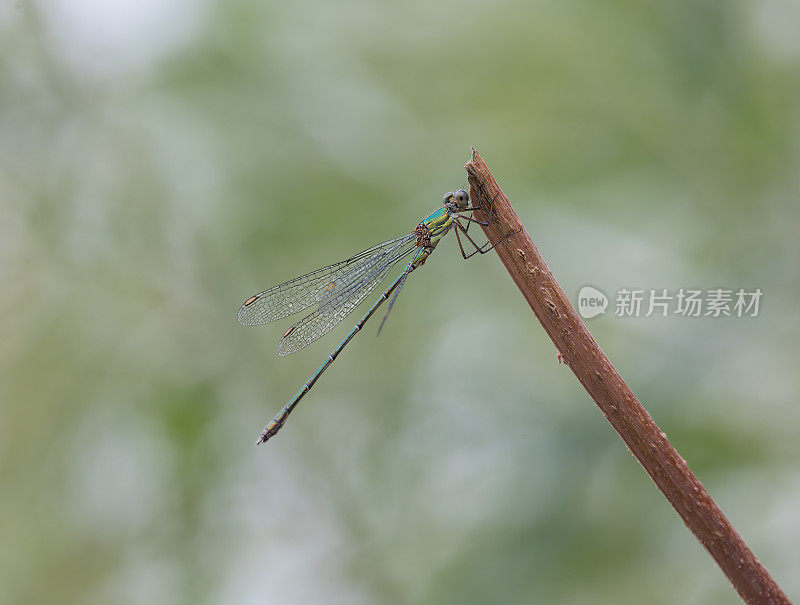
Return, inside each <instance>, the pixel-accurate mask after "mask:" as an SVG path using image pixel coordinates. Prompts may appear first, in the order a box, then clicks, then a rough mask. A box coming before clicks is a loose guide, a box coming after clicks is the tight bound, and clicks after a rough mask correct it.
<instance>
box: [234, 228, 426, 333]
mask: <svg viewBox="0 0 800 605" xmlns="http://www.w3.org/2000/svg"><path fill="white" fill-rule="evenodd" d="M415 239H416V235H415V234H414V233H407V234H406V235H401V236H400V237H396V238H395V239H390V240H388V241H385V242H383V243H380V244H377V245H376V246H373V247H372V248H367V249H366V250H364V251H362V252H359V253H358V254H356V255H355V256H351V257H350V258H348V259H345V260H343V261H341V262H338V263H336V264H333V265H328V266H327V267H322V268H321V269H317V270H316V271H312V272H311V273H308V274H306V275H301V276H300V277H296V278H294V279H292V280H290V281H287V282H286V283H283V284H281V285H279V286H275V287H274V288H270V289H269V290H264V291H263V292H261V293H259V294H256V295H255V296H251V297H250V298H248V299H247V301H245V303H244V304H243V305H242V306H241V308H240V309H239V313H238V315H237V319H238V320H239V323H240V324H242V325H245V326H255V325H259V324H265V323H269V322H271V321H275V320H278V319H282V318H284V317H287V316H289V315H292V314H293V313H298V312H300V311H302V310H303V309H307V308H308V307H310V306H311V305H313V304H316V303H318V302H320V301H322V300H324V299H326V298H331V297H333V296H336V295H337V294H338V293H340V292H342V291H343V290H346V289H347V288H348V287H349V286H351V285H352V284H353V283H354V282H356V281H361V279H363V277H364V275H366V274H367V273H368V272H369V271H371V270H372V268H373V267H375V266H377V265H380V264H382V262H383V260H384V259H385V258H387V256H389V255H391V253H392V251H393V250H396V248H397V247H398V246H403V245H404V244H407V243H408V242H410V241H412V240H415Z"/></svg>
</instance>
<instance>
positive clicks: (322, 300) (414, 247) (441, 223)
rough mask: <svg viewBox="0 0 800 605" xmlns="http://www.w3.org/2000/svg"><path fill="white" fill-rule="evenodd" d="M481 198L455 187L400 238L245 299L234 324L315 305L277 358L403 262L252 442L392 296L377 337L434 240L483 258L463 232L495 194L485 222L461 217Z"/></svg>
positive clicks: (279, 419) (316, 333)
mask: <svg viewBox="0 0 800 605" xmlns="http://www.w3.org/2000/svg"><path fill="white" fill-rule="evenodd" d="M481 197H482V196H481V194H480V192H479V193H478V205H477V206H473V207H471V206H470V199H469V194H468V193H467V192H466V191H465V190H463V189H459V190H457V191H451V192H448V193H446V194H445V196H444V199H443V200H442V202H443V204H444V205H443V207H442V208H439V209H438V210H436V211H435V212H433V213H431V214H429V215H428V216H427V217H425V218H424V219H423V220H422V222H421V223H420V224H419V225H417V227H416V229H414V231H412V232H411V233H407V234H405V235H401V236H400V237H396V238H394V239H391V240H388V241H386V242H383V243H382V244H378V245H377V246H373V247H372V248H367V249H366V250H364V251H363V252H359V253H358V254H356V255H355V256H351V257H350V258H348V259H346V260H343V261H341V262H338V263H335V264H333V265H328V266H327V267H323V268H322V269H317V270H316V271H312V272H311V273H308V274H307V275H303V276H301V277H297V278H295V279H293V280H290V281H287V282H286V283H283V284H281V285H279V286H275V287H274V288H270V289H269V290H265V291H264V292H261V293H260V294H256V295H255V296H251V297H250V298H248V299H247V300H246V301H245V303H244V304H243V305H242V306H241V308H240V309H239V315H238V319H239V323H241V324H242V325H246V326H254V325H259V324H265V323H269V322H272V321H275V320H278V319H282V318H284V317H287V316H289V315H292V314H294V313H299V312H300V311H303V310H304V309H307V308H308V307H311V306H312V305H317V308H316V309H315V310H314V311H313V312H312V313H311V314H310V315H307V316H306V317H304V318H303V319H301V320H300V321H298V322H297V323H296V324H294V325H293V326H292V327H291V328H289V329H288V330H286V333H285V334H284V335H283V337H282V338H281V340H280V342H279V343H278V355H289V354H290V353H294V352H295V351H299V350H300V349H302V348H303V347H305V346H306V345H309V344H311V343H312V342H314V341H315V340H317V339H318V338H320V337H321V336H324V335H325V334H327V333H328V332H330V331H331V330H332V329H333V328H334V327H335V326H336V325H337V324H338V323H339V322H340V321H342V320H343V319H344V318H345V317H346V316H347V315H348V314H349V313H350V312H351V311H352V310H353V309H355V308H356V307H357V306H358V305H359V304H360V303H361V302H362V301H363V300H364V299H365V298H366V297H367V296H368V295H369V293H370V292H372V290H373V289H375V286H377V285H378V284H379V283H380V282H381V281H382V280H383V278H384V277H386V274H387V273H388V272H389V269H391V268H392V267H393V266H394V265H396V264H397V263H399V262H401V261H405V260H408V262H407V264H406V265H405V267H404V269H403V271H402V272H401V273H400V275H398V276H397V277H396V278H395V279H394V281H392V283H391V284H390V285H389V287H388V288H386V290H385V291H384V292H383V294H381V295H380V297H378V300H376V301H375V302H374V303H373V305H372V306H371V307H370V308H369V310H368V311H367V312H366V313H365V314H364V316H363V317H362V318H361V319H360V320H359V321H358V323H357V324H356V325H355V327H354V328H353V329H352V330H351V331H350V333H349V334H348V335H347V336H345V338H344V340H343V341H342V342H340V343H339V345H338V346H337V347H336V348H335V349H334V350H333V351H332V352H331V354H330V355H328V357H327V359H325V361H324V362H323V364H322V365H321V366H320V367H319V368H318V369H317V371H316V372H314V374H313V376H311V378H309V379H308V381H306V383H305V384H304V385H303V387H302V388H301V389H300V390H299V391H298V392H297V394H296V395H295V396H294V397H292V399H291V400H290V401H289V403H287V404H286V405H285V406H283V408H282V409H281V411H279V412H278V413H277V414H275V417H274V418H273V419H272V420H271V421H270V422H269V424H267V426H266V428H264V430H263V431H262V432H261V435H260V436H259V438H258V441H257V442H256V444H259V443H264V442H265V441H267V440H268V439H269V438H270V437H273V436H274V435H275V434H276V433H277V432H278V431H279V430H280V428H281V427H282V426H283V424H284V423H285V422H286V419H287V418H288V416H289V414H291V413H292V410H294V408H295V407H296V406H297V404H298V403H299V402H300V400H301V399H302V398H303V396H304V395H305V394H306V393H308V391H310V390H311V387H313V386H314V383H315V382H317V379H318V378H319V377H320V376H321V375H322V373H323V372H324V371H325V370H326V369H327V368H328V366H329V365H330V364H332V363H333V360H334V359H336V356H337V355H339V353H340V352H341V351H342V349H344V347H345V346H346V345H347V343H348V342H350V340H351V339H352V338H353V336H355V335H356V332H358V331H359V330H360V329H361V328H362V327H364V324H365V323H366V322H367V320H368V319H369V318H370V317H372V314H373V313H375V311H376V310H377V309H378V307H380V306H381V304H383V302H384V301H385V300H386V299H388V298H389V296H390V295H392V300H391V301H390V302H389V308H388V309H387V311H386V314H385V315H384V316H383V321H381V325H380V327H379V328H378V333H380V330H381V328H383V324H384V323H386V318H387V317H389V312H390V311H391V310H392V306H394V303H395V301H396V300H397V296H398V295H399V294H400V290H402V288H403V284H405V281H406V278H407V277H408V275H409V274H410V273H411V272H412V271H414V270H415V269H417V268H418V267H421V266H422V265H423V264H424V263H425V261H426V260H427V258H428V256H430V254H431V253H432V252H433V251H434V250H435V249H436V246H437V244H438V243H439V241H441V239H442V238H443V237H444V236H445V235H447V233H449V232H450V231H451V230H453V229H455V231H456V239H457V240H458V247H459V249H460V250H461V255H462V256H463V257H464V259H465V260H466V259H468V258H470V257H471V256H473V255H475V254H478V253H480V254H484V253H486V252H488V251H489V250H491V249H492V248H493V247H494V245H492V244H491V242H486V243H485V244H483V245H481V246H479V245H478V244H476V243H475V241H474V240H473V239H472V237H470V235H469V233H468V230H469V226H470V224H471V223H478V224H480V225H488V224H489V222H488V221H489V220H491V216H492V210H493V208H494V200H495V198H496V197H497V196H496V195H495V198H493V199H492V201H491V202H490V204H489V212H488V217H487V220H486V222H481V221H479V220H477V219H475V218H474V217H473V216H472V215H471V214H470V215H469V216H466V215H465V213H471V212H472V211H473V210H478V209H479V208H480V207H481V206H480V198H481ZM462 221H464V222H465V223H466V224H465V223H464V222H462ZM459 232H460V233H461V234H463V235H464V237H465V238H466V239H467V240H468V241H469V242H470V243H471V244H472V246H473V247H474V248H475V249H474V250H473V251H472V252H470V253H469V254H467V253H466V252H465V251H464V246H463V245H462V243H461V236H460V235H459ZM509 235H514V234H513V233H509V234H507V235H506V236H505V237H503V238H502V239H505V238H506V237H508V236H509ZM502 239H501V240H500V241H502ZM497 243H500V242H497ZM495 245H496V244H495ZM392 293H394V294H392Z"/></svg>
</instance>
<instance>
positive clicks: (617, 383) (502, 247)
mask: <svg viewBox="0 0 800 605" xmlns="http://www.w3.org/2000/svg"><path fill="white" fill-rule="evenodd" d="M466 169H467V174H468V178H469V184H470V198H471V199H472V200H473V201H475V200H477V199H478V197H477V196H478V190H479V187H481V189H482V201H484V200H491V199H492V198H493V197H494V196H495V195H496V196H497V197H496V199H495V202H494V210H493V212H492V217H491V220H490V221H489V225H488V226H486V227H484V231H485V232H486V236H487V237H488V238H489V240H490V241H492V242H498V241H499V240H500V239H501V238H502V237H503V236H505V235H506V234H507V233H512V232H515V231H518V230H521V231H520V232H519V233H518V234H517V235H513V236H511V237H508V238H506V239H505V240H504V241H502V242H501V243H500V244H499V245H497V246H496V247H495V250H496V251H497V254H498V256H499V257H500V260H501V261H502V262H503V264H504V265H505V266H506V269H507V270H508V272H509V274H510V275H511V278H512V279H513V280H514V283H516V284H517V287H518V288H519V289H520V291H521V292H522V295H523V296H524V297H525V299H526V300H527V301H528V304H529V305H530V306H531V309H532V310H533V312H534V314H535V315H536V318H537V319H538V320H539V322H540V323H541V324H542V326H543V327H544V329H545V331H546V332H547V335H548V336H549V337H550V339H551V340H552V341H553V344H555V346H556V348H557V349H558V351H559V352H560V353H561V355H562V356H563V359H564V361H565V363H566V364H567V365H568V366H569V368H570V369H571V370H572V371H573V372H574V373H575V376H576V377H577V378H578V380H579V381H580V382H581V384H582V385H583V387H584V388H585V389H586V391H587V392H588V393H589V395H591V397H592V399H594V401H595V403H596V404H597V406H598V407H599V408H600V410H601V411H602V412H603V414H604V415H605V417H606V419H607V420H608V421H609V422H610V423H611V426H613V427H614V430H616V431H617V433H619V435H620V437H622V440H623V441H624V442H625V444H626V445H627V446H628V449H629V450H630V451H631V453H632V454H633V455H634V456H635V457H636V459H637V460H638V461H639V462H640V463H641V465H642V466H643V467H644V469H645V470H646V471H647V473H648V474H649V475H650V477H651V478H652V479H653V481H654V482H655V484H656V485H657V486H658V489H660V490H661V492H662V493H663V494H664V495H665V496H666V497H667V500H669V502H670V504H672V506H673V507H674V508H675V510H676V511H677V512H678V514H679V515H680V516H681V518H682V519H683V522H684V523H685V524H686V526H687V527H688V528H689V529H690V530H691V531H692V533H694V535H695V536H696V537H697V539H698V540H700V542H701V544H702V545H703V546H704V547H705V548H706V550H707V551H708V552H709V553H710V554H711V556H712V557H714V560H715V561H716V562H717V564H718V565H719V566H720V567H721V568H722V571H723V572H724V573H725V575H726V576H727V577H728V579H729V580H730V581H731V583H732V584H733V586H734V588H735V589H736V590H737V591H738V592H739V594H740V595H741V597H742V599H744V600H745V601H746V602H747V603H790V601H789V599H788V598H787V596H786V595H785V594H784V593H783V591H782V590H781V589H780V587H779V586H778V585H777V584H776V583H775V581H774V580H773V579H772V577H771V576H770V575H769V573H768V572H767V570H766V569H765V568H764V566H763V565H761V563H760V562H759V561H758V559H756V557H755V555H754V554H753V553H752V551H751V550H750V549H749V548H748V546H747V544H745V542H744V540H742V538H741V536H739V534H738V533H737V532H736V530H735V529H734V528H733V526H732V525H731V523H730V521H728V519H727V518H726V517H725V515H724V514H723V513H722V511H721V510H720V508H719V507H718V506H717V505H716V503H715V502H714V501H713V500H712V499H711V496H710V495H709V494H708V492H707V491H706V490H705V488H704V487H703V485H702V484H701V483H700V481H699V480H698V479H697V477H695V476H694V474H693V473H692V471H691V470H689V467H688V466H687V465H686V461H685V460H684V459H683V458H681V457H680V455H678V452H676V451H675V448H673V447H672V445H671V444H670V443H669V441H668V440H667V436H666V435H665V434H664V433H663V432H662V431H661V429H659V428H658V426H657V425H656V423H655V422H654V421H653V419H652V418H651V417H650V415H649V414H648V413H647V411H646V410H645V409H644V407H642V404H641V403H639V400H638V399H636V396H635V395H634V394H633V392H632V391H631V390H630V388H629V387H628V385H627V384H625V381H624V380H622V378H621V377H620V375H619V374H618V373H617V371H616V370H615V369H614V366H613V365H611V362H610V361H609V359H608V357H606V355H605V354H604V353H603V351H602V349H601V348H600V346H599V345H598V344H597V343H596V342H595V340H594V338H592V335H591V334H590V333H589V330H587V329H586V326H585V325H584V323H583V321H581V319H580V317H578V314H577V313H576V312H575V309H574V308H573V307H572V305H571V304H570V301H569V299H568V298H567V296H566V295H565V294H564V291H563V290H562V289H561V286H559V285H558V282H557V281H556V279H555V277H554V276H553V274H552V273H551V272H550V269H548V267H547V264H546V263H545V262H544V259H543V258H542V256H541V255H540V254H539V251H538V250H537V248H536V246H534V244H533V241H531V238H530V236H529V235H528V232H527V231H526V230H525V229H524V227H523V225H522V223H521V222H520V220H519V218H518V217H517V215H516V213H515V212H514V209H513V208H512V207H511V204H510V203H509V201H508V198H507V197H506V196H505V195H504V194H503V192H502V191H501V190H500V187H499V186H498V185H497V182H496V181H495V179H494V177H493V176H492V174H491V172H489V169H488V168H487V167H486V164H485V163H484V161H483V159H482V158H481V157H480V155H478V152H477V151H475V150H474V149H473V150H472V160H471V161H470V162H469V163H467V165H466ZM475 218H476V219H478V220H481V221H486V219H487V218H488V204H486V203H484V204H483V205H482V208H481V209H480V210H477V211H476V212H475Z"/></svg>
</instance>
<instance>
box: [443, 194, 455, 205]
mask: <svg viewBox="0 0 800 605" xmlns="http://www.w3.org/2000/svg"><path fill="white" fill-rule="evenodd" d="M452 199H453V192H452V191H448V192H447V193H445V194H444V197H443V198H442V202H444V203H445V204H446V203H447V202H449V201H451V200H452Z"/></svg>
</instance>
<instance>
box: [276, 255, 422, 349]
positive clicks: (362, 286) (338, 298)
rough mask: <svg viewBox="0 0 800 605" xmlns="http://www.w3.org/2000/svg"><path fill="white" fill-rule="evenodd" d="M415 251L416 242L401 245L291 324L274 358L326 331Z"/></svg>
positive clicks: (307, 342) (313, 339)
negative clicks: (359, 278) (353, 281)
mask: <svg viewBox="0 0 800 605" xmlns="http://www.w3.org/2000/svg"><path fill="white" fill-rule="evenodd" d="M416 250H417V246H416V242H415V243H414V244H411V245H410V246H409V245H404V246H403V245H401V246H398V247H397V248H396V249H394V250H393V251H392V253H391V254H389V255H387V256H386V257H385V258H384V259H383V260H384V262H383V263H381V264H378V265H374V266H373V267H372V268H371V269H370V270H369V271H368V272H367V273H365V274H364V276H363V277H362V279H361V280H360V281H358V282H355V283H353V284H351V285H350V286H349V287H348V288H345V289H344V290H342V291H340V292H338V293H337V294H335V295H334V296H332V297H331V298H330V300H327V301H326V302H324V303H323V304H322V305H321V306H320V307H319V308H318V309H317V310H315V311H314V312H313V313H311V314H310V315H307V316H306V317H304V318H303V319H301V320H300V321H298V322H297V323H296V324H294V325H293V326H292V327H291V328H289V330H288V331H287V332H286V334H284V335H283V338H281V340H280V342H279V343H278V355H289V354H290V353H294V352H296V351H299V350H300V349H302V348H303V347H305V346H307V345H309V344H311V343H312V342H314V341H315V340H317V339H318V338H320V337H321V336H324V335H325V334H327V333H328V332H330V331H331V330H332V329H333V328H334V327H335V326H336V325H337V324H338V323H339V322H340V321H342V320H343V319H344V318H345V317H347V316H348V315H349V314H350V312H351V311H352V310H353V309H355V308H356V307H357V306H358V305H359V304H361V302H362V301H363V300H364V299H365V298H366V297H367V295H368V294H369V293H370V292H372V290H374V289H375V286H377V285H378V284H379V283H380V282H381V280H382V279H383V278H384V277H386V273H387V272H388V271H389V269H390V268H391V267H392V266H394V264H395V263H397V262H398V261H400V260H402V259H404V258H406V257H407V256H409V255H410V254H411V253H412V252H415V251H416Z"/></svg>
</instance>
